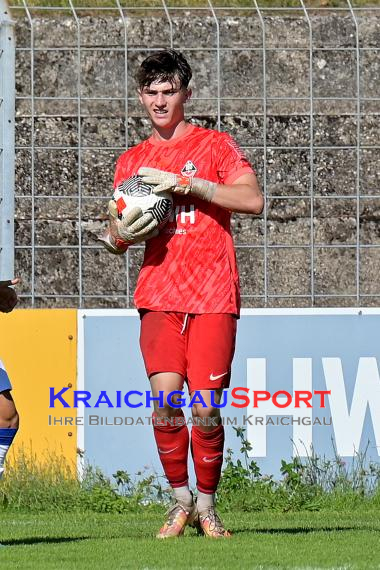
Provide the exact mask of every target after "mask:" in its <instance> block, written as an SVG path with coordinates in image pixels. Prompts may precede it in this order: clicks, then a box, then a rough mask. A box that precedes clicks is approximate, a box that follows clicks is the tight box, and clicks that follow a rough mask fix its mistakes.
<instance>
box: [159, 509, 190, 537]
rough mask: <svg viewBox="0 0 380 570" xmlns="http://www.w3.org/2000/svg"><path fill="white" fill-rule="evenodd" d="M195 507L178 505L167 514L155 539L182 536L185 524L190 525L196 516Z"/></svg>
mask: <svg viewBox="0 0 380 570" xmlns="http://www.w3.org/2000/svg"><path fill="white" fill-rule="evenodd" d="M196 513H197V511H196V506H195V505H192V506H191V507H183V506H182V505H180V504H179V503H176V504H175V505H173V507H172V508H171V509H170V510H169V511H168V512H167V519H166V522H165V524H164V525H163V526H162V527H161V528H160V531H159V533H158V534H157V535H156V537H157V538H176V537H178V536H182V535H183V533H184V530H185V526H186V525H187V524H192V523H193V522H194V518H195V516H196Z"/></svg>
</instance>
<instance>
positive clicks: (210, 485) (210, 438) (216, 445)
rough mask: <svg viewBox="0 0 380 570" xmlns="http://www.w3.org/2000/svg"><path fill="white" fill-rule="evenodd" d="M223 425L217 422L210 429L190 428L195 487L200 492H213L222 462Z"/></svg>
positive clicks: (217, 481)
mask: <svg viewBox="0 0 380 570" xmlns="http://www.w3.org/2000/svg"><path fill="white" fill-rule="evenodd" d="M223 446H224V427H223V425H222V424H219V425H218V426H217V427H216V428H214V429H213V430H211V431H203V430H201V429H200V428H199V427H198V426H193V427H192V430H191V453H192V456H193V460H194V468H195V474H196V476H197V489H198V491H201V492H202V493H208V494H212V493H215V491H216V488H217V486H218V483H219V479H220V472H221V470H222V463H223Z"/></svg>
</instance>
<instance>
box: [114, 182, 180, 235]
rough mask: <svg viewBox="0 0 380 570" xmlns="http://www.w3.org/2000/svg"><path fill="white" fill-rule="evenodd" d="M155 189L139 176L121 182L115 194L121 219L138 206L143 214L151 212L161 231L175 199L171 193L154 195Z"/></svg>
mask: <svg viewBox="0 0 380 570" xmlns="http://www.w3.org/2000/svg"><path fill="white" fill-rule="evenodd" d="M153 188H154V186H153V185H151V184H147V183H146V182H143V181H142V179H141V176H138V175H137V174H135V175H134V176H131V178H127V180H123V182H120V184H119V185H118V186H117V187H116V189H115V191H114V194H113V199H114V200H115V202H116V204H117V210H118V213H119V218H120V219H121V218H123V217H125V216H126V215H127V214H128V212H130V211H131V210H132V209H133V208H135V207H136V206H138V207H139V208H141V210H142V212H143V214H145V212H151V214H152V216H153V218H154V219H155V220H157V222H158V229H161V228H162V227H163V226H164V225H165V224H166V222H167V221H168V220H169V218H170V215H171V213H172V211H173V199H172V196H171V194H170V192H160V194H154V192H153Z"/></svg>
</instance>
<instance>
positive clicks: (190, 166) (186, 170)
mask: <svg viewBox="0 0 380 570" xmlns="http://www.w3.org/2000/svg"><path fill="white" fill-rule="evenodd" d="M197 170H198V169H197V167H196V166H195V164H194V163H193V162H191V160H188V161H187V162H186V164H185V166H184V167H183V168H182V170H181V174H182V176H187V177H188V178H192V177H193V176H195V174H196V172H197Z"/></svg>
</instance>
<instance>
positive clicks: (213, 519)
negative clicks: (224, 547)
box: [193, 506, 231, 538]
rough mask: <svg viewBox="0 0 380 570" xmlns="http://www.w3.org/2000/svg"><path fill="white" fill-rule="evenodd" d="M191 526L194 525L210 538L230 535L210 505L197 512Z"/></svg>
mask: <svg viewBox="0 0 380 570" xmlns="http://www.w3.org/2000/svg"><path fill="white" fill-rule="evenodd" d="M193 526H196V528H197V529H198V532H202V533H203V534H204V535H205V536H208V537H210V538H230V537H231V533H230V531H229V530H226V529H225V528H224V526H223V523H222V521H221V520H220V518H219V515H218V514H217V512H216V511H215V507H214V506H210V507H209V508H208V509H207V511H206V512H202V513H199V514H198V517H197V519H196V521H194V525H193Z"/></svg>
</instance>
